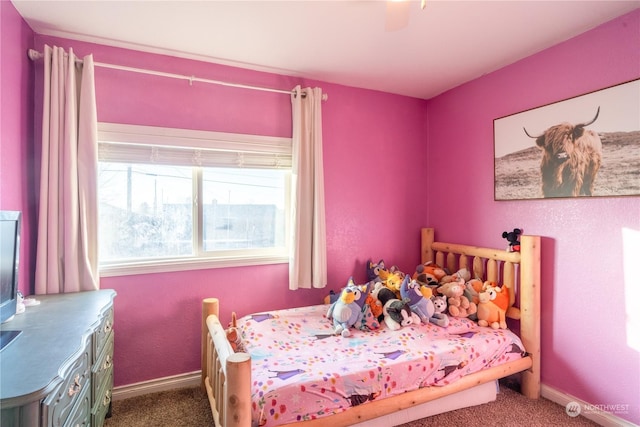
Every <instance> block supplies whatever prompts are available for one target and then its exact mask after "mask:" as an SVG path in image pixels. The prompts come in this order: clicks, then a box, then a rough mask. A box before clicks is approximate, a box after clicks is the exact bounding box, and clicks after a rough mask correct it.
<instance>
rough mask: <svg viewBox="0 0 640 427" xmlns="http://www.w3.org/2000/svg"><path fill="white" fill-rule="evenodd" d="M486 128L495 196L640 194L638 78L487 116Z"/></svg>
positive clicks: (545, 196)
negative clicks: (491, 139)
mask: <svg viewBox="0 0 640 427" xmlns="http://www.w3.org/2000/svg"><path fill="white" fill-rule="evenodd" d="M493 132H494V133H493V134H494V200H496V201H501V200H526V199H550V198H575V197H612V196H613V197H617V196H638V195H640V174H639V173H638V171H640V79H635V80H631V81H627V82H624V83H620V84H617V85H614V86H609V87H606V88H603V89H599V90H596V91H593V92H589V93H586V94H583V95H579V96H575V97H572V98H567V99H564V100H561V101H557V102H554V103H551V104H547V105H543V106H540V107H536V108H532V109H529V110H525V111H521V112H519V113H515V114H510V115H508V116H504V117H500V118H497V119H494V121H493ZM600 147H601V148H600Z"/></svg>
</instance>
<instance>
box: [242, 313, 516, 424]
mask: <svg viewBox="0 0 640 427" xmlns="http://www.w3.org/2000/svg"><path fill="white" fill-rule="evenodd" d="M327 308H328V306H327V305H317V306H309V307H300V308H294V309H288V310H278V311H271V312H267V313H261V314H253V315H249V316H245V317H243V318H242V319H239V320H238V327H239V328H240V331H241V334H242V340H243V345H244V346H245V349H246V351H247V352H249V353H250V354H251V363H252V372H251V375H252V408H253V416H252V418H253V420H254V425H261V426H276V425H280V424H287V423H292V422H297V421H304V420H310V419H315V418H320V417H323V416H327V415H332V414H335V413H339V412H342V411H344V410H346V409H348V408H349V407H350V406H355V405H359V404H363V403H366V402H367V401H370V400H374V399H382V398H384V397H387V396H393V395H396V394H399V393H403V392H405V391H410V390H415V389H417V388H419V387H426V386H431V385H436V386H437V385H446V384H449V383H451V382H453V381H455V380H456V379H458V378H460V377H462V376H464V375H467V374H470V373H473V372H476V371H479V370H482V369H484V368H487V367H491V366H495V365H499V364H502V363H505V362H507V361H511V360H515V359H519V358H521V357H522V355H523V351H524V347H523V345H522V342H521V341H520V339H519V338H518V337H517V336H516V335H515V334H514V333H512V332H511V331H509V330H493V329H490V328H484V327H480V326H478V325H477V324H476V323H474V322H472V321H470V320H468V319H453V318H452V319H451V323H450V325H449V326H448V327H447V328H441V327H439V326H436V325H432V324H429V325H419V326H409V327H404V328H402V329H400V330H397V331H391V330H390V329H388V328H386V327H384V326H383V327H382V328H380V329H377V330H374V331H360V330H355V329H352V336H351V337H348V338H344V337H342V336H340V335H337V336H336V335H333V333H332V332H333V326H332V322H331V321H330V320H328V319H327V318H326V317H325V314H326V312H327Z"/></svg>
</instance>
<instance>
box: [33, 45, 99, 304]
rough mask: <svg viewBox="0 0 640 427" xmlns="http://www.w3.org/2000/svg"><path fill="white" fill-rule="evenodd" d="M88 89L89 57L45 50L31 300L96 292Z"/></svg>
mask: <svg viewBox="0 0 640 427" xmlns="http://www.w3.org/2000/svg"><path fill="white" fill-rule="evenodd" d="M94 86H95V85H94V65H93V57H92V56H91V55H89V56H86V57H84V58H83V61H78V60H77V58H76V56H75V55H74V53H73V50H72V49H70V50H69V53H65V52H64V50H63V49H62V48H58V47H53V48H51V47H49V46H45V50H44V88H43V111H42V157H41V177H40V205H39V209H40V210H39V217H38V246H37V256H36V277H35V279H36V282H35V292H36V294H55V293H64V292H77V291H84V290H94V289H98V288H99V287H100V284H99V276H98V240H97V234H98V224H97V221H98V200H97V168H98V155H97V139H98V138H97V135H98V134H97V113H96V101H95V87H94Z"/></svg>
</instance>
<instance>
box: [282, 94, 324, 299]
mask: <svg viewBox="0 0 640 427" xmlns="http://www.w3.org/2000/svg"><path fill="white" fill-rule="evenodd" d="M303 94H304V95H303ZM291 105H292V119H293V147H292V168H291V169H292V186H291V197H292V200H291V208H292V209H291V211H292V220H291V223H292V232H291V257H290V260H289V289H299V288H311V287H313V288H323V287H325V286H326V284H327V248H326V230H325V228H326V227H325V212H324V173H323V168H322V89H320V88H313V89H311V88H306V89H301V88H300V86H296V87H295V89H294V91H293V93H292V95H291Z"/></svg>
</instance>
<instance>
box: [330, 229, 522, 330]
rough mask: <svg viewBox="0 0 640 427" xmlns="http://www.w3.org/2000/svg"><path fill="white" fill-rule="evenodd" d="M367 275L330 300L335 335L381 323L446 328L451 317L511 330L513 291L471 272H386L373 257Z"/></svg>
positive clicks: (429, 268)
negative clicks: (508, 315)
mask: <svg viewBox="0 0 640 427" xmlns="http://www.w3.org/2000/svg"><path fill="white" fill-rule="evenodd" d="M516 230H517V229H516ZM516 230H514V234H515V233H516ZM517 231H519V230H517ZM516 236H517V234H516ZM366 275H367V279H368V280H369V282H368V283H367V284H365V285H356V284H355V282H354V281H353V278H350V279H349V281H348V282H347V286H345V287H344V288H343V289H342V290H341V291H340V293H339V294H337V293H334V292H333V291H332V292H331V294H330V295H329V296H328V297H327V298H326V299H325V302H326V303H329V304H330V307H329V309H328V311H327V315H326V316H327V318H328V319H331V320H332V322H333V326H334V332H335V333H336V334H339V335H342V336H343V337H349V336H351V332H350V329H353V328H355V329H361V330H366V329H369V330H372V329H377V328H378V327H379V326H380V324H382V323H384V324H385V325H386V326H387V327H388V328H389V329H391V330H398V329H400V328H402V327H404V326H407V325H411V324H433V325H437V326H440V327H443V328H446V327H448V326H449V323H450V319H451V318H469V319H471V320H473V321H478V324H479V325H480V326H488V327H491V328H495V329H498V328H506V327H507V325H506V312H507V310H508V308H509V289H508V288H506V287H500V286H498V285H497V284H495V283H490V282H483V281H482V280H480V279H478V278H472V277H471V273H470V272H469V270H467V269H466V268H461V269H460V270H458V271H456V272H453V273H450V272H448V271H447V270H446V269H444V268H442V267H440V266H439V265H437V264H435V263H433V262H427V263H424V264H420V265H418V266H417V267H416V268H415V271H414V272H413V274H406V273H404V272H402V271H401V270H400V269H399V268H398V267H396V266H392V267H390V268H389V269H387V268H386V267H385V262H384V260H382V259H381V260H379V261H378V262H377V263H374V262H373V261H372V260H371V259H369V260H368V261H367V264H366Z"/></svg>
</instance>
